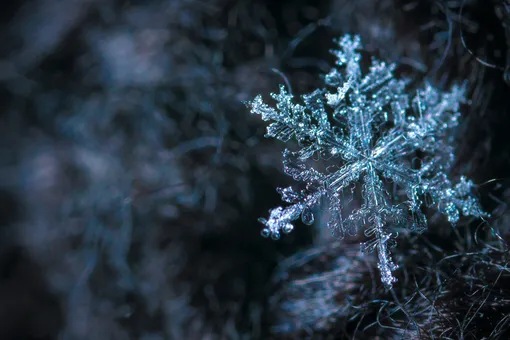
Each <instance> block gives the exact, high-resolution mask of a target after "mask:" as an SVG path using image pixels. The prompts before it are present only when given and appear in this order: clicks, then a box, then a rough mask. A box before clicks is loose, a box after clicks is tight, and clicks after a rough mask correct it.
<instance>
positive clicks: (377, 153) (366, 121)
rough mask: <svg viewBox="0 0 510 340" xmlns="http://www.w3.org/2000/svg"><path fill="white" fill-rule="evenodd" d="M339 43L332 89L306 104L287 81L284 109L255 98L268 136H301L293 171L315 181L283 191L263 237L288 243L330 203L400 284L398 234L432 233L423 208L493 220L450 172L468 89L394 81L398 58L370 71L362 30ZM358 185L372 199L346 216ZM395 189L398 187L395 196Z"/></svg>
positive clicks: (335, 216) (333, 220)
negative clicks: (345, 201)
mask: <svg viewBox="0 0 510 340" xmlns="http://www.w3.org/2000/svg"><path fill="white" fill-rule="evenodd" d="M338 45H339V47H340V49H339V50H337V51H334V52H333V53H334V54H335V56H336V57H337V61H336V64H337V66H338V68H333V69H332V70H331V71H330V72H329V73H328V74H327V75H326V76H325V84H326V86H325V88H322V89H317V90H315V91H314V92H313V93H311V94H307V95H303V96H301V99H302V104H297V103H294V96H293V95H292V94H289V93H287V92H286V91H285V89H284V87H283V86H281V87H280V93H277V94H272V95H271V96H272V97H273V99H274V100H275V101H276V102H277V105H276V108H273V107H271V106H269V105H268V104H266V103H265V102H264V101H263V100H262V97H261V96H260V95H259V96H257V97H256V98H255V99H254V100H253V101H251V102H250V103H249V107H250V108H251V112H252V113H254V114H258V115H260V116H261V117H262V119H263V120H264V121H268V122H269V126H268V127H267V133H266V135H265V136H266V137H272V138H276V139H278V140H280V141H283V142H287V141H289V140H291V139H295V140H297V142H298V145H299V149H298V150H297V151H289V150H285V151H284V153H283V165H284V171H285V173H286V174H287V175H289V176H291V177H292V178H293V179H294V180H296V181H300V182H303V183H305V189H304V190H300V191H296V190H294V189H293V188H290V187H289V188H285V189H281V188H280V189H278V192H279V193H280V194H281V196H282V199H283V201H285V202H287V203H289V204H290V205H288V206H286V207H277V208H275V209H272V210H271V211H270V215H269V218H268V219H264V218H261V219H259V220H260V221H261V222H262V223H263V224H264V225H265V228H264V229H263V231H262V235H263V236H266V237H269V236H270V237H272V238H273V239H278V238H280V236H281V233H288V232H290V231H292V230H293V228H294V227H293V225H292V221H294V220H297V219H298V218H300V217H301V219H302V221H303V222H304V223H305V224H312V223H313V222H314V217H313V214H312V208H314V207H315V206H317V205H319V203H321V202H323V203H326V204H327V206H328V210H329V212H330V221H329V223H328V226H329V227H330V228H331V229H332V230H333V232H334V233H335V234H337V235H339V236H340V237H343V235H345V233H347V232H349V233H352V232H353V231H354V232H359V231H360V230H362V231H363V232H364V235H365V237H366V238H367V239H368V240H367V241H366V242H365V243H362V245H361V248H362V251H363V252H365V253H367V252H372V251H376V252H377V255H378V258H379V264H378V267H379V270H380V272H381V279H382V282H383V283H384V285H385V286H386V287H387V288H391V286H392V284H393V283H394V282H395V281H396V279H395V277H394V276H393V274H392V272H393V271H394V270H395V269H397V265H396V264H395V263H394V262H393V260H392V259H391V254H390V249H391V248H392V247H394V246H395V244H396V243H395V239H396V237H397V236H398V233H397V232H395V231H393V232H392V231H391V230H392V229H393V230H395V229H396V228H395V227H397V226H405V227H407V228H409V229H410V230H412V231H416V232H423V231H424V230H425V229H426V227H427V219H426V216H425V215H424V213H423V212H422V211H421V208H422V206H424V205H425V204H427V205H428V206H434V207H436V209H437V210H438V211H440V212H441V213H443V214H445V215H446V217H447V218H448V220H449V221H450V222H451V223H452V224H454V223H456V222H457V221H458V219H459V216H460V214H462V215H465V216H468V215H470V216H474V217H483V216H485V213H484V212H483V211H482V210H481V208H480V206H479V203H478V200H477V199H476V198H475V197H474V196H473V194H472V188H473V183H472V182H471V181H470V180H468V179H466V178H465V177H461V178H460V180H459V182H458V183H454V182H453V181H452V179H451V178H450V176H449V172H450V171H449V170H450V169H451V167H452V164H453V161H454V158H455V157H454V148H453V145H452V144H453V137H452V132H453V129H454V128H455V127H456V126H457V125H458V119H459V115H460V113H459V106H460V104H461V103H465V89H464V88H463V87H460V86H454V87H453V88H452V89H451V90H450V91H448V92H442V91H440V90H438V89H436V88H434V87H432V86H431V85H430V84H425V85H424V86H422V87H421V88H420V89H418V90H416V91H412V93H411V94H410V92H411V91H407V90H406V87H407V85H408V83H409V81H407V80H405V79H396V78H395V77H394V75H393V70H394V69H395V65H394V64H386V63H384V62H382V61H378V60H376V59H372V64H371V66H370V68H369V69H368V72H366V74H363V72H362V69H361V66H360V60H361V55H360V53H358V52H357V51H358V50H359V49H360V48H361V42H360V38H359V37H358V36H354V37H352V36H349V35H346V36H344V37H343V38H342V39H341V40H339V41H338ZM321 158H322V160H323V161H325V162H327V163H328V164H331V166H330V167H328V168H327V170H326V171H319V170H317V169H315V168H314V167H312V166H311V165H310V163H312V164H313V162H314V161H318V160H320V159H321ZM333 167H334V168H333ZM317 168H318V167H317ZM353 185H359V186H360V188H361V193H362V204H361V206H360V207H359V209H355V210H354V211H352V212H351V213H350V214H348V216H344V214H343V212H342V197H343V193H344V191H345V190H347V189H349V188H350V187H351V186H353ZM392 186H395V187H396V188H397V189H395V190H392V191H391V195H390V192H389V190H388V188H389V187H392Z"/></svg>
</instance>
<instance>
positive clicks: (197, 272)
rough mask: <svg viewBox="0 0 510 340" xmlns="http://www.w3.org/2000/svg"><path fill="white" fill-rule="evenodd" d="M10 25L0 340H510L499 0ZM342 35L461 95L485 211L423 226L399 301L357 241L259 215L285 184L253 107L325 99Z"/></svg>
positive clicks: (196, 8) (4, 60) (5, 31)
mask: <svg viewBox="0 0 510 340" xmlns="http://www.w3.org/2000/svg"><path fill="white" fill-rule="evenodd" d="M0 22H1V23H0V27H1V28H0V36H1V39H0V41H1V42H2V44H1V47H0V106H1V110H0V115H1V116H0V119H1V121H0V178H1V180H0V224H1V226H0V228H1V229H0V232H1V235H0V236H1V237H0V339H34V340H35V339H73V340H74V339H78V340H80V339H94V340H102V339H120V340H122V339H143V340H159V339H271V338H274V339H301V338H303V339H322V338H324V339H344V338H345V339H393V338H394V339H401V338H404V339H429V338H430V339H433V338H436V339H498V338H501V339H508V338H510V289H509V287H510V274H509V272H508V270H509V269H508V267H507V264H508V261H509V259H508V248H507V246H506V243H505V242H504V241H505V240H508V239H509V238H510V231H509V230H510V229H509V224H510V214H509V212H508V209H507V204H508V202H509V200H510V190H509V181H508V177H509V176H508V174H509V173H510V172H509V171H510V155H509V153H510V152H509V150H510V139H509V138H508V134H509V132H508V131H509V129H510V115H509V112H508V104H509V100H508V99H509V97H508V95H509V92H508V90H509V87H508V84H507V82H506V81H507V80H508V79H510V77H508V75H509V74H510V73H509V72H507V70H508V67H509V65H510V54H509V53H510V52H509V48H510V44H509V41H510V40H509V39H510V31H509V29H510V28H509V25H510V3H508V2H507V1H504V0H494V1H489V0H483V1H482V0H477V1H475V0H465V1H457V0H453V1H446V0H445V1H443V0H438V1H426V0H422V1H412V0H352V1H348V0H331V1H326V0H325V1H304V0H293V1H262V0H251V1H249V0H244V1H243V0H208V1H205V0H204V1H199V0H146V1H115V0H101V1H100V0H66V1H58V0H39V1H28V0H25V1H17V2H2V4H1V5H0ZM346 33H355V34H360V35H361V37H362V39H363V43H364V51H363V55H364V56H366V57H367V58H369V57H370V56H377V57H378V58H381V59H383V60H386V61H390V62H396V63H398V64H399V65H400V66H399V68H398V69H397V73H398V74H399V75H405V76H408V77H410V78H411V79H413V80H414V81H416V82H420V81H422V80H424V79H426V80H429V81H431V82H432V83H433V84H434V85H436V86H438V87H442V88H447V87H448V86H449V85H450V84H452V83H455V82H457V83H459V82H463V81H465V80H467V81H468V84H469V97H470V98H471V104H470V105H467V106H466V107H464V108H463V116H462V124H461V127H460V129H459V131H458V132H457V142H458V145H457V155H458V157H457V158H458V162H457V166H456V167H455V172H456V174H460V173H463V174H467V175H468V176H469V177H471V178H472V179H473V180H474V181H475V182H476V183H477V184H479V186H478V188H477V189H478V196H479V197H480V200H481V202H482V205H483V207H484V209H485V210H486V211H488V212H490V213H491V214H492V216H491V218H489V219H488V221H487V222H488V223H481V221H476V220H475V221H473V220H469V219H466V220H463V221H462V222H461V223H460V224H459V225H457V226H456V228H452V227H451V226H450V225H449V224H448V223H446V222H445V221H444V219H443V218H441V217H439V216H436V215H434V213H433V212H431V213H430V215H429V216H430V217H431V218H430V223H429V230H428V231H427V232H426V233H425V234H423V235H407V236H403V237H402V239H401V240H400V243H399V245H398V247H397V248H396V249H395V250H394V252H393V253H394V257H395V259H396V262H397V263H399V264H400V265H401V268H400V269H399V270H398V271H397V272H396V275H397V277H398V279H399V283H398V284H397V285H396V286H395V289H394V291H393V293H391V292H388V291H385V290H384V288H383V287H382V286H381V284H380V282H379V281H380V280H379V279H378V277H377V275H378V273H377V264H376V261H375V259H374V258H372V257H370V256H365V257H362V256H361V255H360V254H359V243H358V242H359V240H344V241H337V240H334V239H333V238H331V236H330V235H329V231H328V230H325V228H321V225H320V221H317V222H316V223H315V225H314V226H313V227H305V226H302V225H300V226H298V228H296V230H295V232H293V233H292V234H291V235H289V236H286V237H285V238H283V239H282V240H279V241H277V242H275V241H271V240H267V239H264V238H262V237H260V230H261V225H260V224H259V223H258V222H257V218H258V217H260V216H266V215H267V211H268V209H269V208H271V207H274V206H276V205H279V204H280V198H279V196H278V194H277V193H276V191H275V188H276V187H277V186H288V185H290V184H291V183H292V182H291V179H290V178H288V177H287V176H285V175H284V174H283V173H282V165H281V151H282V150H283V148H284V146H283V145H282V144H280V143H277V142H275V141H273V140H266V139H264V138H263V134H264V129H265V127H264V124H263V122H262V121H261V120H260V119H259V117H256V116H252V115H250V114H249V110H248V109H247V108H246V106H245V105H244V104H243V102H244V101H246V100H250V99H252V98H253V97H254V96H255V95H257V94H258V93H262V94H263V95H264V97H265V98H268V94H269V93H270V92H274V91H276V90H277V89H278V86H279V84H282V83H284V82H288V83H289V84H290V85H291V86H292V89H293V92H294V93H306V92H309V91H312V90H313V89H315V88H317V87H318V86H321V77H320V76H321V74H325V73H326V72H327V71H328V70H329V68H330V67H331V64H332V62H333V60H334V58H333V56H332V55H331V54H330V53H329V50H330V49H331V48H333V47H334V45H333V43H332V39H333V38H335V37H340V36H342V35H343V34H346ZM355 199H356V198H355ZM403 303H405V306H406V308H405V312H404V311H403V309H402V308H401V306H402V304H403Z"/></svg>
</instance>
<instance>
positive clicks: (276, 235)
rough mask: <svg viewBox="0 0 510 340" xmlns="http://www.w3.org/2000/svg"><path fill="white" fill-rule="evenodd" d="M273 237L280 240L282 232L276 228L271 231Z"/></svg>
mask: <svg viewBox="0 0 510 340" xmlns="http://www.w3.org/2000/svg"><path fill="white" fill-rule="evenodd" d="M271 238H272V239H273V240H279V239H280V232H279V231H278V230H275V231H273V232H272V233H271Z"/></svg>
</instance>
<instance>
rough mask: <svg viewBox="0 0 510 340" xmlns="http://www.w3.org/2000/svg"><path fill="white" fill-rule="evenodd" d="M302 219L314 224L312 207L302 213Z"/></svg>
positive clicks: (306, 222) (308, 223) (307, 223)
mask: <svg viewBox="0 0 510 340" xmlns="http://www.w3.org/2000/svg"><path fill="white" fill-rule="evenodd" d="M301 220H302V221H303V223H304V224H306V225H312V224H313V222H314V217H313V213H312V211H311V210H310V209H308V208H305V209H304V210H303V212H302V213H301Z"/></svg>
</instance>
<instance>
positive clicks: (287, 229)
mask: <svg viewBox="0 0 510 340" xmlns="http://www.w3.org/2000/svg"><path fill="white" fill-rule="evenodd" d="M293 229H294V226H293V225H292V224H290V223H287V224H286V225H285V226H283V229H282V230H283V232H284V233H285V234H288V233H290V232H291V231H292V230H293Z"/></svg>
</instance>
